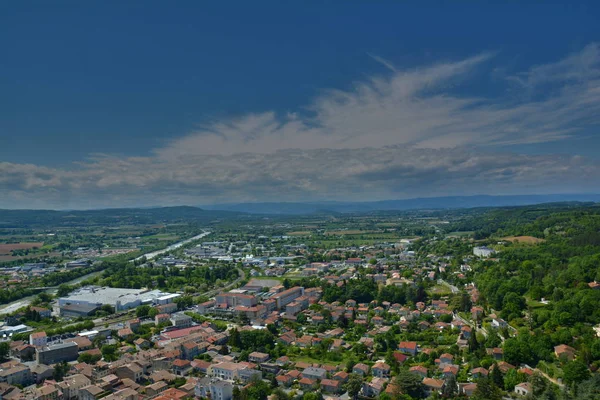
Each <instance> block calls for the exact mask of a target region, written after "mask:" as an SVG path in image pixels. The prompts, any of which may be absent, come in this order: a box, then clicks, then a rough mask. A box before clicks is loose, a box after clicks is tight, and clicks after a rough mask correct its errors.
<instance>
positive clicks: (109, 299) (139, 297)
mask: <svg viewBox="0 0 600 400" xmlns="http://www.w3.org/2000/svg"><path fill="white" fill-rule="evenodd" d="M179 296H180V295H179V294H172V293H164V292H161V291H160V290H148V289H118V288H109V287H100V286H86V287H82V288H80V289H77V290H76V291H74V292H72V293H71V294H69V296H66V297H61V298H59V299H58V306H59V307H63V306H66V305H85V306H92V305H94V306H98V307H99V306H102V305H105V304H109V305H111V306H113V307H114V308H115V311H122V310H128V309H130V308H134V307H137V306H140V305H142V304H149V305H151V304H162V302H165V301H172V300H173V299H174V298H176V297H179Z"/></svg>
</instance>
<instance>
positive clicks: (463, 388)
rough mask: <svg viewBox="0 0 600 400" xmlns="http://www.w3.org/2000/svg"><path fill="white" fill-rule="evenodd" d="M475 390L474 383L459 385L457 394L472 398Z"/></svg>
mask: <svg viewBox="0 0 600 400" xmlns="http://www.w3.org/2000/svg"><path fill="white" fill-rule="evenodd" d="M475 390H477V384H476V383H467V384H459V385H458V392H459V393H461V394H464V395H465V396H467V397H471V396H473V394H475Z"/></svg>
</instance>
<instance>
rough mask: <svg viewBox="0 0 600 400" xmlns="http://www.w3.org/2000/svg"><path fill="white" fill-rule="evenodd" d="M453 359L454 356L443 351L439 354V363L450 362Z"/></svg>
mask: <svg viewBox="0 0 600 400" xmlns="http://www.w3.org/2000/svg"><path fill="white" fill-rule="evenodd" d="M453 361H454V356H453V355H452V354H448V353H444V354H442V355H441V356H440V362H439V364H440V365H444V364H452V362H453Z"/></svg>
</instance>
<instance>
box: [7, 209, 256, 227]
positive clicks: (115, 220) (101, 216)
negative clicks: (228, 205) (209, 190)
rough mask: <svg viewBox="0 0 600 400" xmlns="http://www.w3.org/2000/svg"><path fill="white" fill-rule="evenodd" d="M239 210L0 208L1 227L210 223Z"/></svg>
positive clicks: (237, 215)
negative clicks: (182, 222) (57, 209)
mask: <svg viewBox="0 0 600 400" xmlns="http://www.w3.org/2000/svg"><path fill="white" fill-rule="evenodd" d="M244 215H245V214H244V213H241V212H236V211H221V210H203V209H202V208H198V207H189V206H179V207H157V208H112V209H103V210H72V211H54V210H1V209H0V227H1V228H11V227H21V228H22V227H27V226H30V227H34V226H56V227H59V226H65V227H69V226H82V225H106V226H111V225H124V224H155V223H173V222H178V221H184V222H190V221H196V222H200V223H207V222H210V221H214V220H216V219H224V218H234V217H241V216H244Z"/></svg>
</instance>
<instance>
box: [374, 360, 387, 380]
mask: <svg viewBox="0 0 600 400" xmlns="http://www.w3.org/2000/svg"><path fill="white" fill-rule="evenodd" d="M390 370H391V368H390V366H389V365H387V364H386V363H382V362H378V363H376V364H375V365H373V368H371V374H373V376H375V377H377V378H389V376H390Z"/></svg>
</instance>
